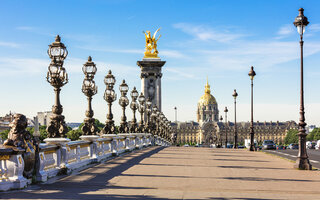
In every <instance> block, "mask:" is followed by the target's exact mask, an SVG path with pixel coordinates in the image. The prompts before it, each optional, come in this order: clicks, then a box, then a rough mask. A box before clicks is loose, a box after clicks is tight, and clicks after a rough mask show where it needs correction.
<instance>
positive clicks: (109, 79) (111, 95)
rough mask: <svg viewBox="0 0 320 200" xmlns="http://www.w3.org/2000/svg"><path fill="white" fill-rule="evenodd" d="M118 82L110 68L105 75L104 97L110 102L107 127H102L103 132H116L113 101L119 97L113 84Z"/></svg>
mask: <svg viewBox="0 0 320 200" xmlns="http://www.w3.org/2000/svg"><path fill="white" fill-rule="evenodd" d="M115 83H116V79H115V77H114V76H113V75H112V72H111V70H109V72H108V74H107V75H106V76H105V77H104V84H105V85H106V90H105V92H104V95H103V98H104V100H105V101H106V102H108V108H109V111H108V114H107V121H106V125H105V127H103V129H102V134H112V133H114V130H115V127H114V121H113V114H112V111H111V105H112V102H114V101H115V100H116V99H117V94H116V93H115V91H114V90H113V86H114V84H115Z"/></svg>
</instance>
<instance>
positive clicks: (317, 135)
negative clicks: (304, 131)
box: [307, 128, 320, 141]
mask: <svg viewBox="0 0 320 200" xmlns="http://www.w3.org/2000/svg"><path fill="white" fill-rule="evenodd" d="M307 140H308V141H314V140H320V128H315V129H313V130H312V131H311V132H310V133H309V134H308V135H307Z"/></svg>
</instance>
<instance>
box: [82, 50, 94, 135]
mask: <svg viewBox="0 0 320 200" xmlns="http://www.w3.org/2000/svg"><path fill="white" fill-rule="evenodd" d="M82 71H83V73H84V74H85V78H84V80H83V84H82V92H83V93H84V94H85V95H86V96H87V98H88V110H87V111H86V118H85V119H84V125H83V126H82V128H81V130H82V132H83V134H84V135H95V134H96V132H97V131H98V128H97V126H96V124H95V119H94V118H93V115H94V112H93V110H92V106H91V101H92V96H93V95H95V94H97V92H98V91H97V86H96V84H95V82H94V80H93V79H94V75H95V74H96V71H97V68H96V64H94V62H92V58H91V56H89V58H88V61H87V62H86V63H85V64H84V65H83V67H82Z"/></svg>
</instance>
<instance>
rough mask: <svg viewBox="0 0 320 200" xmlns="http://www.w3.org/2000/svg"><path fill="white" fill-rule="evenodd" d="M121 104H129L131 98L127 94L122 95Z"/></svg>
mask: <svg viewBox="0 0 320 200" xmlns="http://www.w3.org/2000/svg"><path fill="white" fill-rule="evenodd" d="M119 104H120V105H126V106H127V105H128V104H129V99H128V97H126V96H122V97H120V99H119Z"/></svg>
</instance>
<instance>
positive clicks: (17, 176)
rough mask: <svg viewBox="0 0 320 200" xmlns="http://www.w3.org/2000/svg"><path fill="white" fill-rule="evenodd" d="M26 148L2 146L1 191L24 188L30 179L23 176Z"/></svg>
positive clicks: (0, 162)
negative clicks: (23, 155)
mask: <svg viewBox="0 0 320 200" xmlns="http://www.w3.org/2000/svg"><path fill="white" fill-rule="evenodd" d="M23 153H24V149H23V150H22V149H19V148H6V147H4V146H0V191H5V190H9V189H12V188H24V187H26V186H27V184H28V180H27V179H26V178H25V177H23V170H24V160H23V157H22V154H23Z"/></svg>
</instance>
